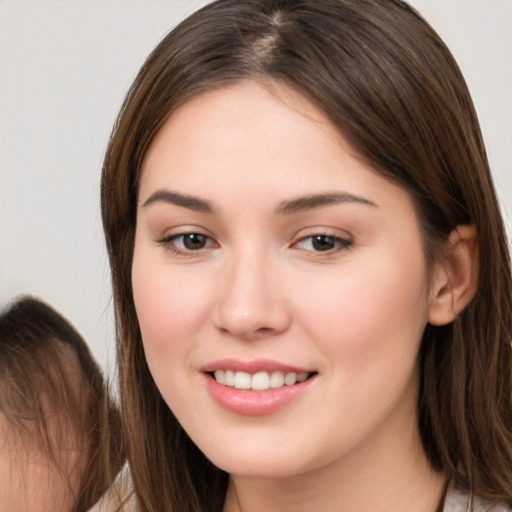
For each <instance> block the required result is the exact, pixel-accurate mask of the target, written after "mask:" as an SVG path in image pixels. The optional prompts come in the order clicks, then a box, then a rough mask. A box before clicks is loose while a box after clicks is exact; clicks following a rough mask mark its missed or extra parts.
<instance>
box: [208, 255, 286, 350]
mask: <svg viewBox="0 0 512 512" xmlns="http://www.w3.org/2000/svg"><path fill="white" fill-rule="evenodd" d="M220 277H221V281H222V282H221V284H220V286H219V290H218V293H219V295H218V297H217V301H216V304H215V307H214V315H213V316H214V323H215V325H216V327H217V329H219V330H221V331H222V332H224V333H229V334H231V335H232V336H235V337H237V338H240V339H246V340H254V339H260V338H265V337H270V336H273V335H276V334H279V333H282V332H284V331H285V330H286V329H287V328H288V326H289V325H290V322H291V315H290V311H289V308H288V307H287V303H286V300H285V293H283V292H284V291H285V289H286V287H285V286H284V283H283V280H282V278H281V276H280V275H279V271H278V269H277V268H276V265H272V264H271V263H270V262H269V261H268V260H267V259H265V258H264V257H262V256H261V255H258V254H255V253H254V252H248V254H246V255H245V256H243V255H239V256H238V257H233V258H232V260H231V261H229V262H227V263H226V265H225V268H223V270H222V272H221V274H220Z"/></svg>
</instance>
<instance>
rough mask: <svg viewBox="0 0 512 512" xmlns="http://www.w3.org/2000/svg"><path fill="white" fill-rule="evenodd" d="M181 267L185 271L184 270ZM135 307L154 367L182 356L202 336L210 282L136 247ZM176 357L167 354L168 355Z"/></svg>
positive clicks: (134, 269) (133, 276)
mask: <svg viewBox="0 0 512 512" xmlns="http://www.w3.org/2000/svg"><path fill="white" fill-rule="evenodd" d="M153 252H154V251H153ZM180 270H181V271H180ZM132 286H133V297H134V302H135V309H136V312H137V318H138V321H139V326H140V330H141V334H142V340H143V343H144V350H145V352H146V356H147V359H148V363H149V365H150V367H152V370H153V367H154V366H155V365H154V364H153V363H156V364H157V365H158V361H163V360H165V361H166V364H168V363H169V362H172V361H177V360H178V359H179V357H177V356H179V354H180V353H181V351H183V350H185V349H191V347H192V346H193V344H194V340H196V339H197V338H198V333H199V332H200V330H201V328H202V325H203V322H202V319H203V318H204V317H205V316H206V314H207V313H206V312H207V310H208V304H207V298H208V297H209V296H210V294H209V292H208V290H207V286H208V285H207V282H206V281H205V280H200V279H198V278H197V277H195V276H194V275H193V274H192V273H190V272H183V271H182V269H178V271H176V269H174V271H173V269H172V268H171V267H170V266H169V265H167V264H166V263H165V257H164V258H163V261H162V260H161V259H159V258H158V256H157V257H155V256H154V255H153V254H152V253H151V252H150V251H144V249H139V250H137V248H136V250H135V253H134V260H133V267H132ZM170 354H171V355H172V357H166V356H167V355H170Z"/></svg>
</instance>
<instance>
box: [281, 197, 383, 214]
mask: <svg viewBox="0 0 512 512" xmlns="http://www.w3.org/2000/svg"><path fill="white" fill-rule="evenodd" d="M339 203H358V204H363V205H366V206H372V207H375V208H378V206H377V204H376V203H374V202H373V201H370V200H368V199H365V198H364V197H360V196H355V195H353V194H349V193H347V192H328V193H325V194H313V195H309V196H304V197H297V198H296V199H290V200H287V201H283V202H282V203H281V204H280V205H279V206H278V207H277V209H276V213H279V214H284V215H288V214H291V213H297V212H302V211H307V210H312V209H314V208H320V207H322V206H329V205H332V204H339Z"/></svg>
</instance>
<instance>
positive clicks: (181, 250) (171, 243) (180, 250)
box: [158, 232, 353, 256]
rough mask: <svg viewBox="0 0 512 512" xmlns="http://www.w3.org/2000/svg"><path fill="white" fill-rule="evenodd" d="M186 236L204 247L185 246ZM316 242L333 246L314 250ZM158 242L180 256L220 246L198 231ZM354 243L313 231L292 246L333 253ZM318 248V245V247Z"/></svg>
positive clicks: (304, 249) (196, 253)
mask: <svg viewBox="0 0 512 512" xmlns="http://www.w3.org/2000/svg"><path fill="white" fill-rule="evenodd" d="M186 237H189V240H190V239H191V237H199V238H200V239H201V240H203V241H204V245H203V246H202V247H199V248H196V249H191V248H187V247H185V243H186V242H185V240H186V239H187V238H186ZM180 239H181V244H180V245H181V247H178V246H177V244H176V242H177V241H178V240H180ZM308 240H309V241H310V242H309V244H310V246H311V247H312V249H306V248H304V247H300V245H301V244H304V243H305V242H306V241H308ZM315 242H316V243H326V242H327V243H330V244H332V247H330V248H327V249H326V250H314V249H315ZM158 243H159V244H161V245H163V246H164V247H165V248H166V249H167V250H169V251H171V252H172V253H174V254H177V255H179V256H197V255H198V254H201V252H202V251H203V250H205V249H210V248H212V247H218V245H217V244H216V242H215V241H214V240H212V239H211V238H210V237H209V236H207V235H203V234H202V233H197V232H189V233H179V234H176V235H171V236H168V237H165V238H163V239H161V240H158ZM352 244H353V241H352V240H350V239H347V238H341V237H338V236H335V235H332V234H328V233H313V234H311V235H308V236H304V237H302V238H300V239H299V240H298V241H297V242H294V243H293V244H292V245H291V247H293V248H296V249H299V250H302V251H305V252H309V253H314V254H325V255H328V254H333V253H337V252H339V251H342V250H344V249H348V248H350V246H351V245H352ZM317 249H318V247H317Z"/></svg>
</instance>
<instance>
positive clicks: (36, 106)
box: [0, 0, 512, 368]
mask: <svg viewBox="0 0 512 512" xmlns="http://www.w3.org/2000/svg"><path fill="white" fill-rule="evenodd" d="M205 3H207V2H206V1H201V0H167V1H164V0H138V1H134V0H60V1H58V0H53V1H50V0H0V305H4V304H6V303H7V302H8V301H9V300H11V299H12V298H14V297H15V296H17V295H20V294H26V293H30V294H35V295H38V296H40V297H41V298H43V299H44V300H46V301H48V302H49V303H51V304H52V305H54V306H55V307H56V308H58V309H59V310H60V311H61V312H63V313H64V314H65V315H66V316H67V317H68V318H69V319H70V320H71V321H72V322H73V323H74V324H75V325H76V326H77V327H78V329H79V330H80V331H81V332H82V333H83V334H84V336H85V337H86V339H87V340H88V342H89V343H90V344H91V346H92V348H93V351H94V353H95V354H96V356H97V357H98V358H99V360H100V362H101V364H102V365H103V366H104V368H112V367H113V361H114V359H113V350H112V348H113V326H112V323H113V319H112V310H111V306H110V284H109V274H108V263H107V258H106V254H105V251H104V247H103V238H102V236H103V235H102V233H101V221H100V213H99V179H100V169H101V162H102V157H103V154H104V151H105V146H106V143H107V140H108V136H109V133H110V130H111V127H112V124H113V121H114V119H115V116H116V114H117V111H118V109H119V107H120V105H121V102H122V99H123V97H124V94H125V93H126V91H127V89H128V87H129V85H130V83H131V81H132V80H133V78H134V77H135V74H136V72H137V70H138V68H139V66H140V65H141V64H142V62H143V60H144V58H145V57H146V55H147V54H148V53H149V51H150V50H151V49H152V48H153V47H154V46H155V45H156V44H157V42H158V41H159V40H160V39H161V38H162V36H163V35H164V34H165V33H166V32H167V31H168V30H169V29H170V28H172V27H173V26H174V25H175V24H176V23H177V22H178V21H180V20H181V19H183V18H184V17H185V16H186V15H187V14H190V13H191V12H192V11H194V10H195V9H196V8H197V7H198V6H200V5H204V4H205ZM411 3H412V4H413V5H414V6H415V7H416V8H417V9H418V10H419V11H420V12H421V13H422V14H423V15H424V16H425V17H426V18H427V20H429V21H430V23H431V24H432V25H433V26H434V28H436V30H437V31H438V32H439V33H440V34H441V36H442V37H443V38H444V39H445V41H446V42H447V44H448V46H449V47H450V48H451V49H452V51H453V53H454V55H455V57H456V58H457V60H458V62H459V64H460V66H461V68H462V70H463V72H464V74H465V76H466V78H467V81H468V83H469V87H470V89H471V91H472V93H473V97H474V100H475V103H476V107H477V110H478V113H479V115H480V119H481V123H482V128H483V132H484V136H485V139H486V142H487V146H488V151H489V155H490V159H491V164H492V168H493V171H494V174H495V179H496V183H497V187H498V192H499V195H500V199H501V202H502V205H503V208H504V210H505V212H506V219H507V223H508V229H509V233H511V232H512V229H511V225H512V0H413V1H411Z"/></svg>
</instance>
